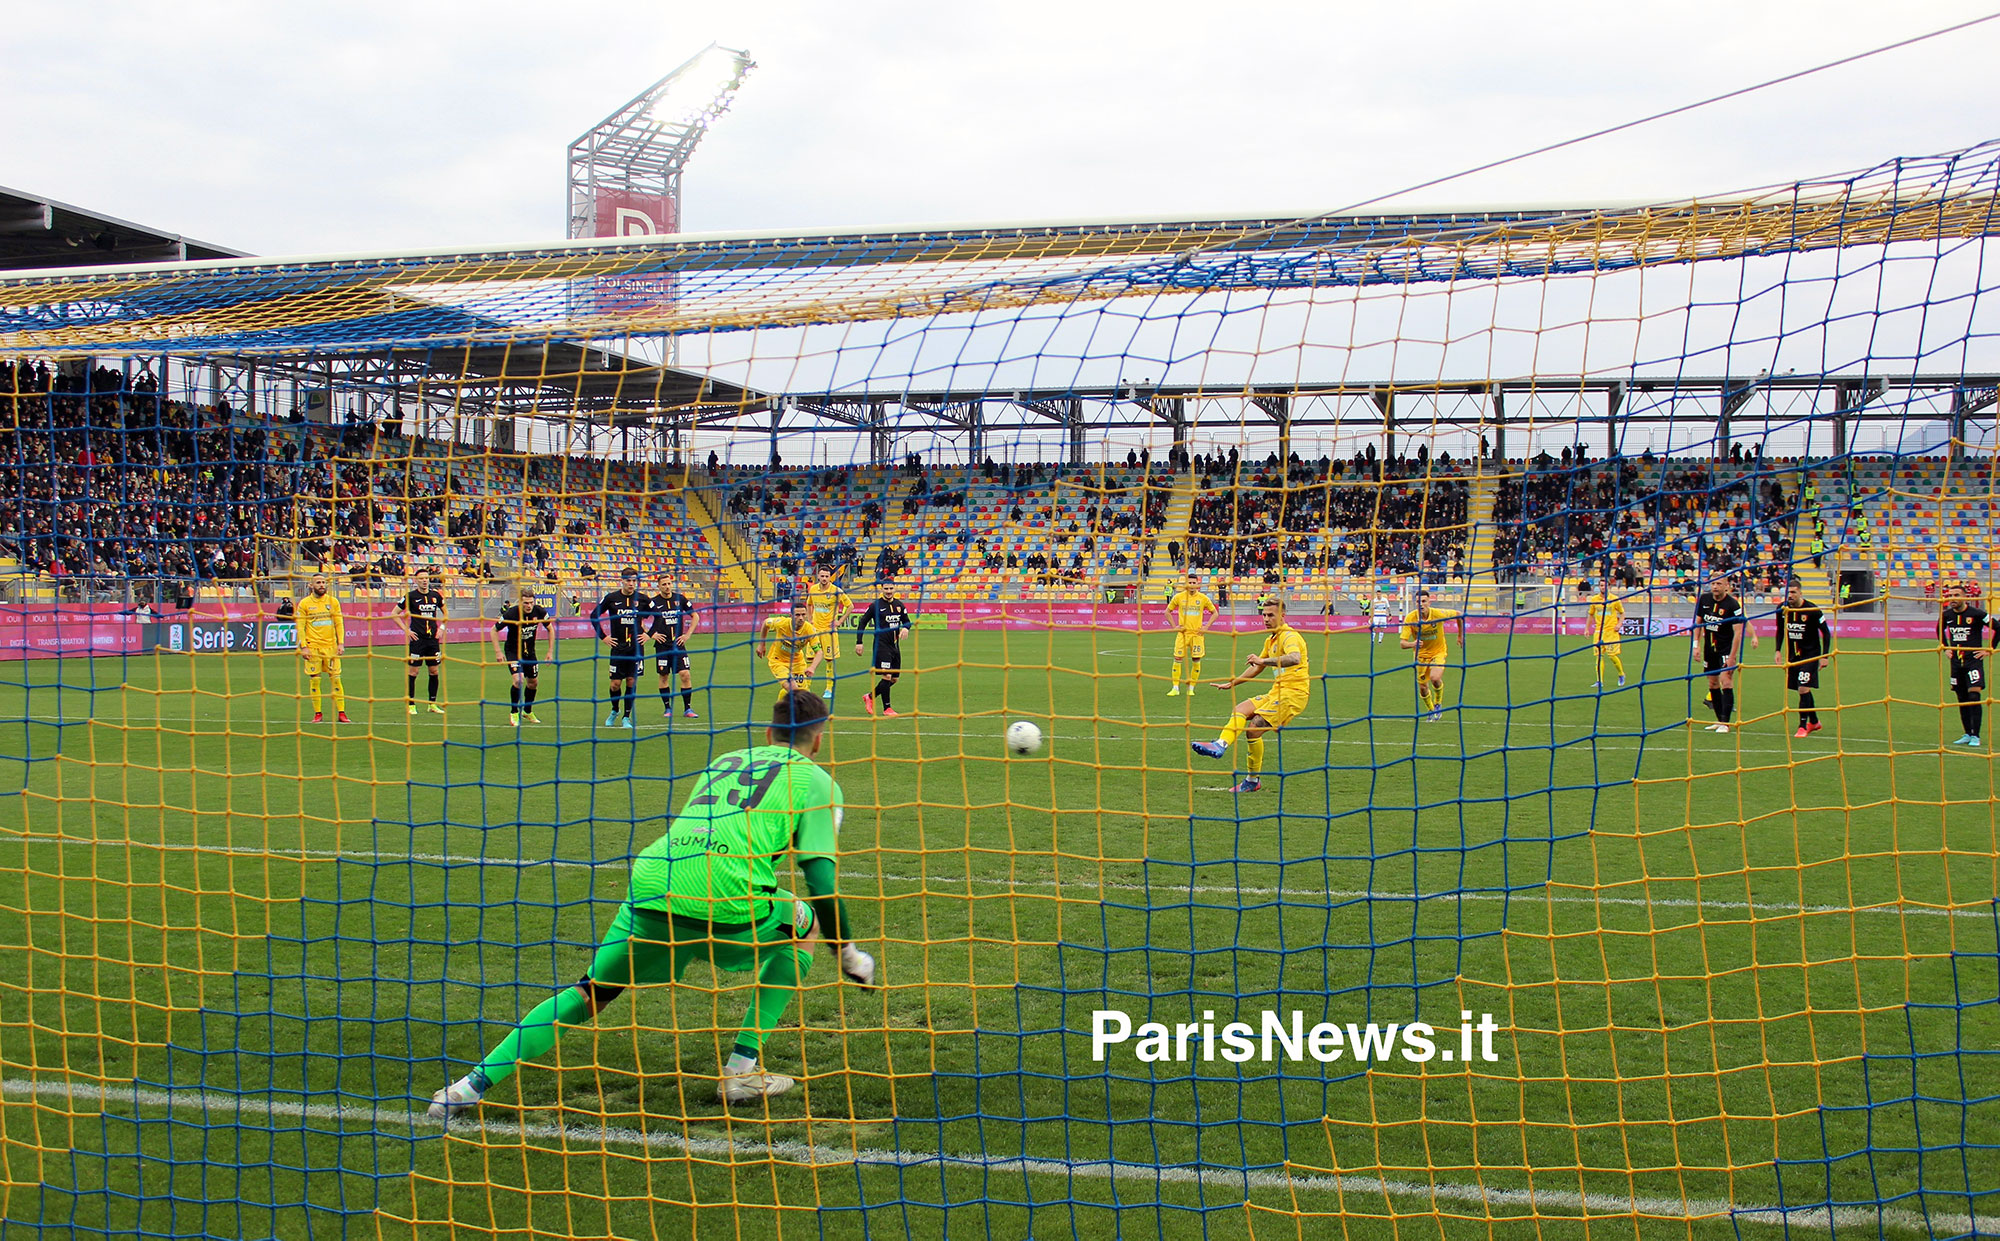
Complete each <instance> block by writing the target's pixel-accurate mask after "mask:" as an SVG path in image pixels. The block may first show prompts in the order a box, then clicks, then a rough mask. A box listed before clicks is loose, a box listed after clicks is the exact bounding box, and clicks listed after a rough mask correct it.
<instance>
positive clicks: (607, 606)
mask: <svg viewBox="0 0 2000 1241" xmlns="http://www.w3.org/2000/svg"><path fill="white" fill-rule="evenodd" d="M652 605H653V601H652V599H651V598H650V597H648V596H646V595H642V594H640V593H639V592H638V591H636V590H635V591H633V592H632V593H631V594H629V595H628V594H626V593H625V592H624V591H622V590H614V591H612V592H611V593H610V594H608V595H606V596H604V598H602V599H599V600H598V601H597V606H596V607H594V608H592V609H590V627H591V628H592V629H594V630H596V631H597V636H598V637H600V638H603V637H609V638H610V639H611V648H612V649H613V650H615V651H630V650H633V649H636V647H637V645H638V642H639V632H640V630H641V629H643V628H644V627H645V623H646V610H647V609H648V608H650V607H652ZM600 616H603V617H608V618H609V619H610V621H611V632H610V633H609V634H606V633H605V631H604V626H603V625H601V624H599V623H598V619H597V618H598V617H600Z"/></svg>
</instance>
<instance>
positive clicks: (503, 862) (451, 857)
mask: <svg viewBox="0 0 2000 1241" xmlns="http://www.w3.org/2000/svg"><path fill="white" fill-rule="evenodd" d="M8 836H11V837H12V838H14V839H15V840H19V841H21V842H23V843H25V844H42V845H62V846H69V847H75V848H111V849H118V848H129V849H148V850H153V851H156V852H161V853H198V854H213V855H216V856H219V857H253V858H255V857H283V858H297V859H299V860H302V861H310V860H327V861H351V862H354V863H355V864H357V865H360V864H375V865H379V864H381V863H385V862H387V863H396V862H419V863H423V864H425V865H433V866H498V867H505V868H508V869H511V870H528V869H532V868H534V867H537V866H547V867H550V868H552V869H556V870H596V869H598V868H599V867H601V866H605V865H609V864H610V863H607V862H590V861H580V860H577V859H574V858H504V857H480V856H477V855H475V854H470V853H392V852H388V851H386V850H363V849H287V848H267V849H258V848H253V847H251V846H248V845H190V844H165V843H159V842H153V841H133V840H107V839H91V838H86V837H62V836H44V835H39V834H36V833H33V832H20V831H16V830H14V829H12V828H0V837H8ZM623 860H624V859H622V858H620V859H614V861H623ZM1206 864H1207V865H1228V863H1206ZM1246 864H1248V865H1256V866H1275V865H1278V863H1275V862H1262V861H1246ZM1288 865H1297V863H1288ZM840 877H841V878H843V879H853V880H873V881H879V882H882V883H913V884H917V885H919V886H920V887H922V888H923V890H924V891H925V893H927V894H930V895H943V894H945V893H946V892H948V891H949V889H950V888H951V887H953V886H955V885H958V884H967V885H972V886H977V887H990V888H1021V887H1035V888H1058V887H1060V888H1077V887H1083V886H1089V887H1095V888H1106V889H1109V890H1111V891H1114V892H1186V893H1187V894H1189V895H1190V896H1277V897H1287V896H1289V897H1295V898H1296V897H1323V898H1326V899H1329V900H1368V901H1438V902H1447V901H1517V902H1520V903H1522V904H1524V905H1535V904H1544V903H1546V904H1550V905H1615V906H1622V907H1626V908H1633V909H1716V910H1738V911H1742V912H1747V913H1749V914H1751V915H1753V916H1755V915H1759V914H1765V915H1773V916H1781V915H1786V914H1810V915H1813V916H1825V915H1840V914H1857V915H1858V914H1884V915H1890V916H1894V917H1912V918H1972V919H1976V920H1978V921H1982V922H1985V921H1991V920H1992V919H1993V917H1994V914H1993V911H1992V910H1991V909H1990V908H1987V907H1980V908H1976V909H1974V908H1968V909H1938V908H1933V907H1930V906H1922V905H1796V904H1788V903H1782V902H1775V903H1756V902H1751V901H1718V900H1701V899H1695V898H1688V897H1676V896H1662V897H1640V896H1560V895H1557V894H1555V893H1552V892H1548V891H1547V890H1546V886H1547V885H1545V884H1528V885H1524V886H1523V887H1520V888H1516V889H1515V890H1513V891H1511V892H1433V893H1427V894H1423V895H1413V894H1412V893H1409V892H1395V891H1384V890H1381V889H1370V888H1264V887H1245V886H1241V885H1237V886H1230V885H1204V884H1184V883H1131V882H1127V881H1125V880H1118V879H1100V880H1097V881H1096V882H1094V883H1090V884H1088V885H1085V884H1083V883H1081V882H1079V881H1077V880H1055V879H994V878H986V877H982V876H977V875H972V876H951V875H894V874H883V873H879V872H874V871H859V870H854V871H842V872H840ZM1653 882H1655V883H1674V882H1679V883H1691V882H1693V880H1670V879H1655V880H1653ZM932 884H936V885H937V886H936V887H932V886H931V885H932ZM1538 893H1539V895H1538ZM1676 929H1678V928H1676Z"/></svg>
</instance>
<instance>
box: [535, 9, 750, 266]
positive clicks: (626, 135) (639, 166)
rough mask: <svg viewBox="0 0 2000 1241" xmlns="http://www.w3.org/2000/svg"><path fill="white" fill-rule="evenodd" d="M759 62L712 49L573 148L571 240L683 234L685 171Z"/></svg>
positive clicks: (727, 50)
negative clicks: (706, 135)
mask: <svg viewBox="0 0 2000 1241" xmlns="http://www.w3.org/2000/svg"><path fill="white" fill-rule="evenodd" d="M756 67H757V66H756V62H754V61H752V60H751V59H750V54H749V53H748V52H741V51H737V50H735V49H734V48H727V47H719V46H717V45H716V44H713V43H711V44H709V45H708V46H707V47H705V48H703V49H702V50H701V51H699V52H697V53H696V54H695V55H694V56H693V57H692V58H691V59H690V60H689V61H688V62H687V63H686V64H684V65H682V66H681V67H680V68H678V69H676V70H674V71H673V72H672V73H669V74H668V75H667V76H666V77H663V78H661V79H660V80H659V81H657V82H655V83H653V85H651V86H650V87H648V88H646V89H645V90H644V91H642V92H640V94H639V95H638V96H637V97H636V98H634V99H633V100H632V101H631V102H629V103H627V104H626V105H625V106H624V107H622V108H619V109H618V110H617V111H616V112H613V113H612V114H611V115H610V116H607V117H605V118H604V120H602V121H601V122H599V123H598V124H597V125H595V126H593V127H592V128H591V130H590V132H588V133H586V134H584V135H583V136H582V137H581V138H578V139H577V140H576V141H575V142H572V143H570V144H569V235H570V236H571V237H625V236H645V235H649V234H653V233H674V232H679V231H680V227H681V170H682V169H683V168H685V167H686V166H687V162H688V158H689V157H690V156H692V155H693V154H694V149H695V147H696V146H697V145H699V144H700V142H701V138H702V135H703V134H705V133H707V132H708V127H709V126H710V125H712V124H714V123H715V119H716V118H717V117H719V116H721V115H722V114H723V112H725V111H726V110H728V108H729V101H730V99H731V97H732V96H734V95H735V93H736V88H737V87H738V86H741V85H742V84H743V79H744V77H745V76H746V75H747V74H748V73H749V72H750V71H751V70H752V69H754V68H756Z"/></svg>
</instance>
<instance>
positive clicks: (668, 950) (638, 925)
mask: <svg viewBox="0 0 2000 1241" xmlns="http://www.w3.org/2000/svg"><path fill="white" fill-rule="evenodd" d="M770 899H771V913H770V916H769V917H767V918H765V919H764V920H763V921H762V922H759V923H756V924H755V925H752V926H743V927H731V928H728V929H720V928H718V927H716V926H715V924H713V923H710V922H703V921H701V920H700V919H698V918H684V917H681V916H680V915H678V914H669V913H666V912H665V911H663V910H657V909H634V908H633V907H632V905H631V904H630V903H629V902H628V903H626V904H624V905H620V906H619V907H618V916H617V918H615V919H613V920H612V923H611V929H610V930H609V931H608V932H606V933H605V936H604V942H603V943H601V944H599V945H598V947H597V956H596V957H594V958H593V959H592V960H591V962H590V972H589V973H587V974H585V975H584V976H583V979H582V980H581V981H583V982H586V983H595V984H597V986H598V987H599V988H611V987H616V988H619V989H621V990H622V989H624V988H626V987H645V986H652V985H657V984H659V983H669V982H673V981H675V980H676V979H678V978H679V977H680V976H681V975H682V974H683V973H684V972H686V970H687V967H688V966H690V965H692V964H694V963H695V962H696V961H707V962H709V963H710V964H711V965H713V966H714V967H715V968H716V969H718V970H725V971H727V972H729V973H732V974H741V973H747V972H749V971H752V970H755V969H756V968H757V967H758V965H759V964H760V963H761V962H762V961H763V960H764V959H765V958H766V957H769V956H771V955H772V954H774V953H779V952H797V953H800V955H801V956H804V955H805V954H804V952H803V951H802V949H801V947H800V941H801V940H803V939H805V938H806V936H808V935H810V934H811V933H812V929H813V912H812V906H810V905H808V904H806V903H805V902H804V901H802V900H799V899H798V898H796V897H794V896H793V895H792V894H791V893H790V892H786V891H784V890H782V889H780V890H779V891H777V892H776V893H774V894H773V895H772V896H771V898H770ZM807 959H808V960H809V959H810V958H807ZM804 967H805V962H804V961H802V962H801V963H800V969H801V973H803V971H804Z"/></svg>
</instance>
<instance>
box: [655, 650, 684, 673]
mask: <svg viewBox="0 0 2000 1241" xmlns="http://www.w3.org/2000/svg"><path fill="white" fill-rule="evenodd" d="M653 668H654V670H655V671H657V672H658V673H659V674H660V675H661V676H666V675H667V674H668V673H670V672H686V671H687V670H688V649H687V648H686V647H685V646H682V645H681V644H680V643H678V642H674V643H670V644H668V645H666V646H655V647H654V648H653Z"/></svg>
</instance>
